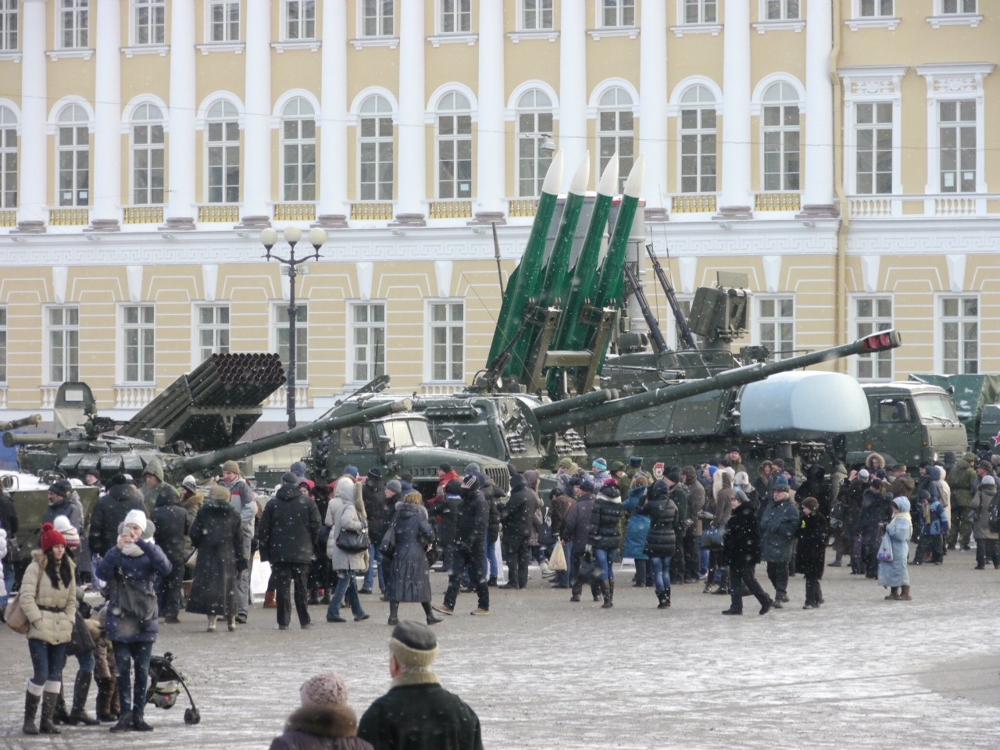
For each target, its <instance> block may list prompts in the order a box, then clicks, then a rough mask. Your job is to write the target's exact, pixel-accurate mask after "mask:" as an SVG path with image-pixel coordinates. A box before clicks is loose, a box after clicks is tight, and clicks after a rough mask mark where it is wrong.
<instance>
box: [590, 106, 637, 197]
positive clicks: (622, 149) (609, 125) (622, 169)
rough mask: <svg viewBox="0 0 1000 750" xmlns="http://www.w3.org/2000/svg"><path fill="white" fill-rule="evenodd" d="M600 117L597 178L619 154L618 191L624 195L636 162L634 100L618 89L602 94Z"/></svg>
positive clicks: (598, 125)
mask: <svg viewBox="0 0 1000 750" xmlns="http://www.w3.org/2000/svg"><path fill="white" fill-rule="evenodd" d="M597 106H598V113H597V118H598V119H597V153H598V154H599V155H600V164H598V165H597V174H599V175H600V174H603V173H604V168H605V167H606V166H608V162H609V161H611V157H612V156H614V155H615V152H616V151H617V152H618V174H619V175H620V177H619V184H618V191H619V192H621V191H622V189H623V188H624V186H625V180H626V179H628V175H629V172H631V171H632V163H633V161H634V160H635V126H634V123H633V118H632V97H631V96H629V93H628V92H627V91H626V90H625V89H623V88H621V87H620V86H615V87H614V88H611V89H608V90H607V91H605V92H604V93H603V94H601V100H600V102H599V103H598V105H597Z"/></svg>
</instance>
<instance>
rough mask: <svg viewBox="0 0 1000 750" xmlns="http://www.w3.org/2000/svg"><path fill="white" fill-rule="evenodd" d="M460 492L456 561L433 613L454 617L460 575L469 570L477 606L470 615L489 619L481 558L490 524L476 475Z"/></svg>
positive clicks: (470, 475)
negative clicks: (486, 616) (477, 601)
mask: <svg viewBox="0 0 1000 750" xmlns="http://www.w3.org/2000/svg"><path fill="white" fill-rule="evenodd" d="M461 492H462V504H461V505H460V506H459V511H458V523H457V524H456V525H455V557H454V559H453V560H452V568H451V575H449V576H448V590H447V591H446V592H445V595H444V604H443V605H441V606H438V605H435V606H434V609H436V610H437V611H438V612H442V613H444V614H446V615H451V614H454V613H455V602H456V601H457V599H458V591H459V588H460V587H461V585H462V575H463V574H464V572H465V568H466V566H468V568H469V578H470V580H471V581H472V585H473V587H474V588H475V590H476V596H477V598H478V600H479V606H478V608H477V609H475V610H474V611H473V612H472V614H474V615H488V614H489V613H490V590H489V588H488V587H487V583H486V556H485V555H484V554H483V545H484V544H485V543H486V542H485V540H486V529H487V527H488V526H489V521H490V509H489V504H488V503H487V502H486V498H485V497H484V496H483V492H482V489H481V488H480V485H479V477H477V476H476V475H475V474H467V475H466V476H465V479H464V480H463V481H462V487H461Z"/></svg>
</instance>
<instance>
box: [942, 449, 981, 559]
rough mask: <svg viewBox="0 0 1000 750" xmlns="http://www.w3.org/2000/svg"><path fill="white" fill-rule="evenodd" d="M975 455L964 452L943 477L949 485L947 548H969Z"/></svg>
mask: <svg viewBox="0 0 1000 750" xmlns="http://www.w3.org/2000/svg"><path fill="white" fill-rule="evenodd" d="M975 465H976V456H975V454H973V453H966V454H965V455H964V456H962V457H961V458H960V459H958V460H957V461H955V465H954V466H953V467H951V471H949V472H948V476H947V478H946V479H945V481H946V482H948V486H949V487H951V529H950V530H949V531H948V549H955V547H956V546H958V545H961V549H966V550H967V549H969V537H970V536H972V519H970V518H969V508H971V507H972V485H973V484H974V483H975V482H976V470H975V469H974V468H973V467H974V466H975Z"/></svg>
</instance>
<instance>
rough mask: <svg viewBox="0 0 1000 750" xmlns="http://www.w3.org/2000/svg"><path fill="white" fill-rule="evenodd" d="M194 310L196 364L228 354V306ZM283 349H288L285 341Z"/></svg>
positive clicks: (199, 307)
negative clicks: (195, 317) (196, 326)
mask: <svg viewBox="0 0 1000 750" xmlns="http://www.w3.org/2000/svg"><path fill="white" fill-rule="evenodd" d="M196 309H197V314H198V318H197V320H198V330H197V336H198V362H204V361H205V360H206V359H208V358H209V357H211V356H212V355H213V354H229V305H228V304H221V305H200V306H198V307H197V308H196ZM285 317H286V318H287V317H288V316H287V315H286V316H285ZM285 347H286V349H287V347H288V342H287V340H286V341H285Z"/></svg>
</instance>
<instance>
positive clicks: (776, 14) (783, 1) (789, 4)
mask: <svg viewBox="0 0 1000 750" xmlns="http://www.w3.org/2000/svg"><path fill="white" fill-rule="evenodd" d="M766 2H767V8H766V13H767V20H768V21H792V20H797V19H799V18H801V17H802V16H801V13H802V11H801V9H800V7H799V5H800V0H766Z"/></svg>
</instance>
